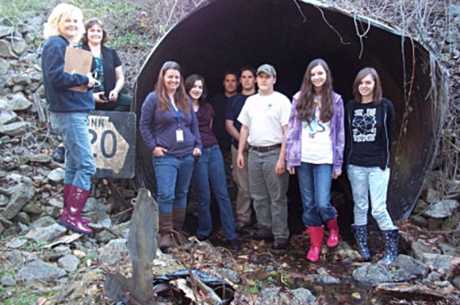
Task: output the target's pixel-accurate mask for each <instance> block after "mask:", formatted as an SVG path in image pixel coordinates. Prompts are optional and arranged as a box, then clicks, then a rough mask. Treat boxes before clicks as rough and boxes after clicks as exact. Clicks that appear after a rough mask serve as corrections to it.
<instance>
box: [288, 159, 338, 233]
mask: <svg viewBox="0 0 460 305" xmlns="http://www.w3.org/2000/svg"><path fill="white" fill-rule="evenodd" d="M296 171H297V178H298V181H299V189H300V195H301V197H302V206H303V213H302V221H303V224H304V225H305V226H307V227H308V226H321V225H322V224H324V223H327V222H328V221H329V220H331V219H333V218H336V217H337V211H336V210H335V208H334V207H333V206H332V204H331V184H332V164H313V163H306V162H302V163H301V164H300V166H298V167H296Z"/></svg>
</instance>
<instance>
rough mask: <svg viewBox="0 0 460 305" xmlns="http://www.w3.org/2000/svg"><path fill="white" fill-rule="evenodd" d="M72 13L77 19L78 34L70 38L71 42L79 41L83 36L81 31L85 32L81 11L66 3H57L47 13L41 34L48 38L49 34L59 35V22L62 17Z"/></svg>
mask: <svg viewBox="0 0 460 305" xmlns="http://www.w3.org/2000/svg"><path fill="white" fill-rule="evenodd" d="M74 14H75V15H76V16H77V18H78V19H79V25H78V34H77V35H75V37H73V38H72V42H73V43H77V42H79V41H80V39H81V37H82V36H83V33H84V32H85V28H84V24H83V12H82V11H81V10H80V9H79V8H78V7H76V6H74V5H72V4H68V3H60V4H58V5H57V6H56V7H55V8H54V9H53V11H52V12H51V14H50V15H49V17H48V21H47V22H46V23H45V24H44V29H43V36H44V37H45V39H48V38H49V37H51V36H57V35H61V33H60V32H59V23H60V22H61V20H62V18H63V17H64V16H68V15H74Z"/></svg>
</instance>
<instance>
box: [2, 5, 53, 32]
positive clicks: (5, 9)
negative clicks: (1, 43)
mask: <svg viewBox="0 0 460 305" xmlns="http://www.w3.org/2000/svg"><path fill="white" fill-rule="evenodd" d="M48 5H49V3H48V1H42V0H15V1H0V12H1V13H0V16H2V17H4V18H6V19H7V20H8V21H9V23H10V24H11V25H12V26H15V25H17V24H18V23H19V22H20V21H21V20H22V19H24V17H25V16H27V15H29V14H32V15H33V14H35V13H37V12H42V11H44V10H45V9H46V8H47V6H48Z"/></svg>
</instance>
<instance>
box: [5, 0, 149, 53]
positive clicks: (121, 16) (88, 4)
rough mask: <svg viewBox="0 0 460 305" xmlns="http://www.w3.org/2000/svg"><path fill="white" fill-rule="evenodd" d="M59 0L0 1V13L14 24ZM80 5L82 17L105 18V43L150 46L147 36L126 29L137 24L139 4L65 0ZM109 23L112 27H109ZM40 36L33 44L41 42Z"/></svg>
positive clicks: (45, 10) (48, 11)
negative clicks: (106, 31) (107, 37)
mask: <svg viewBox="0 0 460 305" xmlns="http://www.w3.org/2000/svg"><path fill="white" fill-rule="evenodd" d="M59 2H61V1H58V0H55V1H54V2H53V1H43V0H14V1H0V12H1V13H0V16H2V17H4V18H6V20H7V22H6V23H7V24H10V25H11V26H16V25H18V24H19V23H21V21H23V20H26V18H27V16H33V15H37V14H45V15H46V16H47V15H48V14H49V13H50V12H51V8H52V7H53V6H54V5H55V4H56V3H59ZM66 2H68V3H71V4H73V5H75V6H77V7H80V8H82V11H83V14H84V16H85V20H88V19H89V18H93V17H97V18H100V19H102V20H103V21H105V23H106V24H107V25H108V30H109V38H110V39H109V41H108V45H109V46H111V47H113V48H116V49H118V48H122V47H125V46H135V47H138V48H146V47H149V45H148V39H146V38H145V37H144V35H143V34H142V33H138V32H136V31H135V30H126V29H127V28H130V26H131V25H133V24H135V23H136V20H137V19H136V13H137V12H138V11H139V9H140V8H139V7H138V6H136V5H135V4H133V3H130V1H116V0H69V1H66ZM110 25H112V26H110ZM40 41H41V40H40V39H39V41H38V42H37V43H36V44H39V43H40Z"/></svg>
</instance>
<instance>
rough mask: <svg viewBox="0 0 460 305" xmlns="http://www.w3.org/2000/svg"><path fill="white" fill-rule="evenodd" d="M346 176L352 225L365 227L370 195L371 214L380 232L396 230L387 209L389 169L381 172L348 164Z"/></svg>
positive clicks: (376, 168) (373, 168) (377, 169)
mask: <svg viewBox="0 0 460 305" xmlns="http://www.w3.org/2000/svg"><path fill="white" fill-rule="evenodd" d="M347 175H348V180H350V184H351V191H352V193H353V201H354V208H353V214H354V218H355V223H354V224H355V225H357V226H362V225H367V212H368V210H369V194H370V197H371V206H372V211H371V214H372V217H373V218H374V219H375V221H376V222H377V224H378V226H379V228H380V230H394V229H397V227H396V226H395V225H394V223H393V221H392V220H391V217H390V214H389V213H388V209H387V191H388V183H389V181H390V169H389V168H386V169H384V170H383V169H381V168H380V167H377V166H376V167H364V166H357V165H351V164H350V165H348V167H347Z"/></svg>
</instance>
